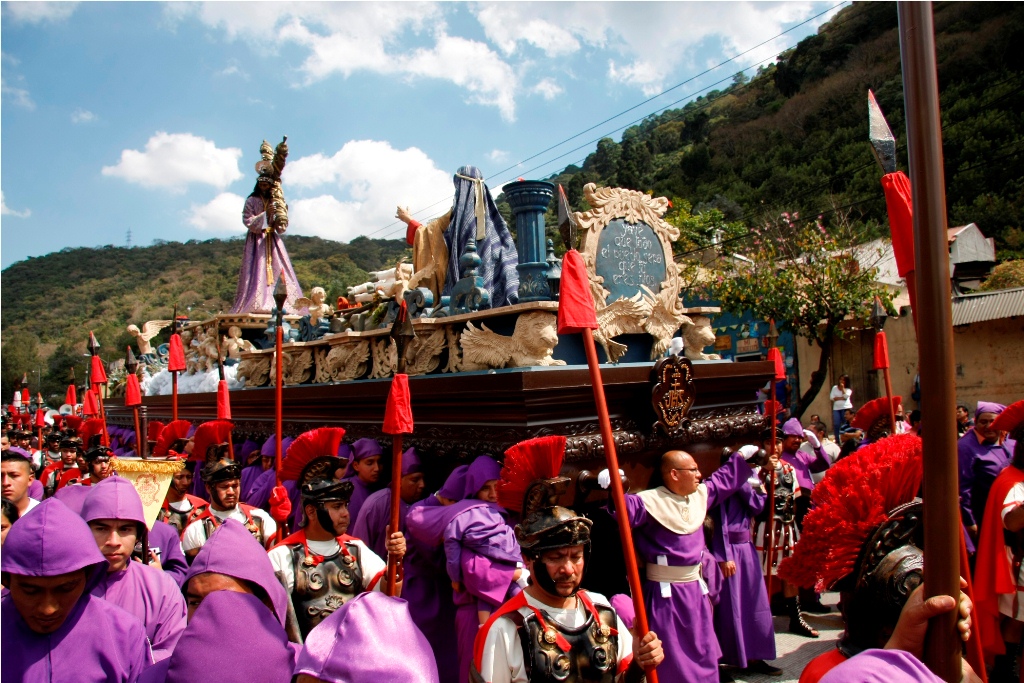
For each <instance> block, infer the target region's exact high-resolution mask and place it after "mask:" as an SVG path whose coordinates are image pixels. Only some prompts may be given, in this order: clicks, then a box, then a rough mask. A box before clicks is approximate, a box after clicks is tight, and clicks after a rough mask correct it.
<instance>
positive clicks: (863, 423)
mask: <svg viewBox="0 0 1024 683" xmlns="http://www.w3.org/2000/svg"><path fill="white" fill-rule="evenodd" d="M900 405H902V399H901V398H900V397H899V396H893V397H892V410H893V413H895V412H896V408H897V407H898V406H900ZM850 426H851V427H856V428H857V429H861V430H863V431H864V434H865V436H867V438H868V439H869V440H871V441H878V440H879V439H881V438H884V437H886V436H891V435H892V434H891V432H892V424H891V423H890V421H889V399H888V398H887V397H885V396H882V397H881V398H876V399H874V400H871V401H868V402H867V403H865V404H864V405H862V406H861V407H860V410H858V411H857V414H856V415H854V416H853V419H852V420H850Z"/></svg>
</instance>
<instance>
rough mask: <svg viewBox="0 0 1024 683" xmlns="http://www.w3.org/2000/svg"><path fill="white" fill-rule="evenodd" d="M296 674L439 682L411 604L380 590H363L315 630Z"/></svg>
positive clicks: (333, 679)
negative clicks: (411, 611) (410, 610)
mask: <svg viewBox="0 0 1024 683" xmlns="http://www.w3.org/2000/svg"><path fill="white" fill-rule="evenodd" d="M295 673H296V675H298V674H305V675H307V676H312V677H313V678H316V679H317V680H320V681H325V682H326V683H381V682H382V681H409V682H411V681H416V682H417V683H438V681H439V679H438V675H437V664H436V663H435V662H434V653H433V652H432V651H431V649H430V643H428V642H427V639H426V638H425V637H424V635H423V634H422V633H421V632H420V630H419V629H418V628H417V627H416V624H415V623H413V620H412V616H411V615H410V613H409V603H407V602H406V601H405V600H402V599H401V598H389V597H388V596H386V595H384V594H383V593H377V592H369V593H360V594H359V595H357V596H355V597H354V598H352V599H351V600H349V601H348V602H346V603H345V604H344V605H342V606H341V607H340V608H339V609H338V610H336V611H335V612H334V613H333V614H331V615H330V616H329V617H327V618H326V619H324V620H323V621H322V622H321V623H320V624H318V625H317V626H316V627H315V628H314V629H313V630H312V631H310V632H309V635H308V636H306V645H305V647H304V648H303V649H302V652H301V653H300V654H299V661H298V662H297V663H296V665H295Z"/></svg>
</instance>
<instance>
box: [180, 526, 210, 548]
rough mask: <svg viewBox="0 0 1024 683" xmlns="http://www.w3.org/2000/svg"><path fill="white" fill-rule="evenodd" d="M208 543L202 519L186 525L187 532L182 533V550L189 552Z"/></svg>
mask: <svg viewBox="0 0 1024 683" xmlns="http://www.w3.org/2000/svg"><path fill="white" fill-rule="evenodd" d="M204 543H206V527H205V526H204V525H203V522H202V520H196V521H194V522H192V523H191V524H189V525H188V526H187V527H185V533H183V534H182V535H181V550H182V552H186V553H187V552H188V551H190V550H195V549H196V548H202V547H203V544H204Z"/></svg>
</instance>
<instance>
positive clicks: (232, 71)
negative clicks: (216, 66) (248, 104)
mask: <svg viewBox="0 0 1024 683" xmlns="http://www.w3.org/2000/svg"><path fill="white" fill-rule="evenodd" d="M232 61H233V60H232ZM216 75H218V76H222V77H224V78H227V77H228V76H238V77H239V78H241V79H242V80H245V81H247V80H249V74H248V73H247V72H246V71H245V70H243V69H242V68H241V67H239V66H238V64H235V63H232V64H229V65H228V66H226V67H224V68H223V69H221V70H220V71H218V72H217V74H216Z"/></svg>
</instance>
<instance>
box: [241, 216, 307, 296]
mask: <svg viewBox="0 0 1024 683" xmlns="http://www.w3.org/2000/svg"><path fill="white" fill-rule="evenodd" d="M242 222H243V223H244V224H245V227H246V228H247V229H248V231H249V232H248V234H247V235H246V236H245V250H244V251H243V252H242V267H241V269H240V270H239V271H238V289H236V290H235V301H234V303H233V304H231V313H270V311H271V310H273V309H274V308H275V307H276V306H275V304H274V284H275V283H276V281H277V278H279V277H280V276H281V271H282V270H283V271H284V280H285V286H286V287H287V289H288V298H287V299H286V300H285V304H284V310H285V312H286V313H299V314H300V315H302V313H304V312H305V309H302V311H298V310H296V308H295V300H296V299H298V298H299V297H301V296H302V288H301V287H299V280H298V278H297V277H295V270H294V269H293V268H292V262H291V260H290V259H289V258H288V250H287V249H285V246H284V240H282V239H281V236H280V235H278V234H277V233H275V232H273V231H271V233H270V234H269V235H267V234H265V232H264V230H265V228H266V227H267V216H266V210H265V209H264V205H263V200H262V199H261V198H259V197H253V196H250V197H248V198H247V199H246V200H245V207H244V208H243V209H242ZM268 240H269V244H270V261H271V268H270V270H271V277H270V278H269V279H268V278H267V241H268Z"/></svg>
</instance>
